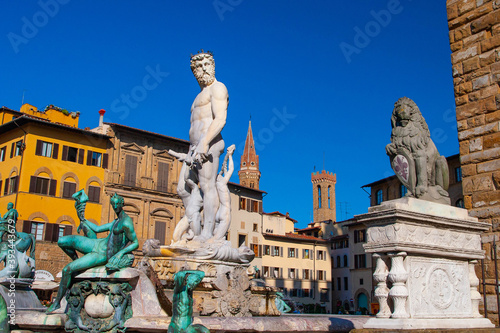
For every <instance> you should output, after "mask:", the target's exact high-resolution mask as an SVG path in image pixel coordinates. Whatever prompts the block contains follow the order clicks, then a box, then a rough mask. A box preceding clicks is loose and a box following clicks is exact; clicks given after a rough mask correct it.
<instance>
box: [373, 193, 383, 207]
mask: <svg viewBox="0 0 500 333" xmlns="http://www.w3.org/2000/svg"><path fill="white" fill-rule="evenodd" d="M375 199H376V201H375V204H376V205H380V204H381V203H382V201H384V192H383V191H382V190H378V191H377V194H376V197H375Z"/></svg>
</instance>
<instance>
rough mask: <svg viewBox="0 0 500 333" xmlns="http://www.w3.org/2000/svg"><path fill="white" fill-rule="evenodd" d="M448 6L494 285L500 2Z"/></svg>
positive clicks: (499, 196) (474, 200)
mask: <svg viewBox="0 0 500 333" xmlns="http://www.w3.org/2000/svg"><path fill="white" fill-rule="evenodd" d="M446 6H447V12H448V27H449V30H450V46H451V51H452V54H451V62H452V66H453V67H452V68H453V85H454V88H455V103H456V114H457V122H458V140H459V143H460V159H461V163H462V173H463V182H462V185H463V192H464V201H465V208H467V209H468V210H469V213H470V215H472V216H476V217H478V218H479V219H480V220H481V221H483V222H488V223H490V224H491V229H490V231H489V232H487V233H485V234H484V235H483V237H482V240H483V243H484V249H485V250H486V256H487V258H486V281H487V282H494V264H493V262H492V261H491V258H492V253H491V242H492V240H493V237H495V236H496V237H497V239H498V237H499V236H500V233H499V231H500V111H499V110H500V91H499V81H500V1H499V0H495V1H491V0H448V1H447V3H446ZM488 289H489V290H488ZM488 289H487V293H489V291H493V288H488ZM493 305H494V311H497V309H496V300H495V299H494V297H493V296H492V298H491V300H490V301H489V302H488V310H489V311H490V310H492V309H493Z"/></svg>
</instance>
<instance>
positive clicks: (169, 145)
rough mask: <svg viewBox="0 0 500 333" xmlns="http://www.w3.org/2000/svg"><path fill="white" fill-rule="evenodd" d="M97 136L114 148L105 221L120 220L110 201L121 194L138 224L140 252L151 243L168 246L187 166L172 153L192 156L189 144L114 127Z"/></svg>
mask: <svg viewBox="0 0 500 333" xmlns="http://www.w3.org/2000/svg"><path fill="white" fill-rule="evenodd" d="M95 130H96V131H102V132H104V133H106V134H107V135H108V136H110V137H111V142H112V146H111V148H109V149H108V155H109V166H108V169H107V170H106V173H105V176H104V191H105V194H106V195H105V196H104V200H103V203H102V220H103V221H113V220H114V219H115V213H114V212H113V209H112V208H111V205H110V204H109V200H110V196H111V195H112V194H113V193H117V194H119V195H121V196H122V197H123V198H124V199H125V207H124V210H125V211H126V212H127V214H128V215H129V216H130V217H131V218H132V220H133V221H134V228H135V232H136V234H137V238H138V239H139V249H140V248H142V245H143V244H144V241H145V240H146V239H149V238H155V239H158V240H160V243H161V244H163V245H169V244H170V241H171V239H172V233H173V232H174V229H175V224H176V223H177V222H178V221H179V220H180V219H181V217H182V216H183V215H184V207H183V204H182V200H181V199H180V197H179V196H178V195H177V184H178V179H179V173H180V168H181V166H182V163H181V162H179V161H178V160H177V159H176V158H174V157H172V156H170V155H169V154H168V150H169V149H172V150H174V151H176V152H181V153H187V152H188V150H189V142H188V141H185V140H181V139H177V138H173V137H169V136H166V135H161V134H156V133H152V132H148V131H145V130H140V129H137V128H132V127H128V126H124V125H119V124H112V123H104V125H103V126H102V128H101V129H99V128H98V129H95Z"/></svg>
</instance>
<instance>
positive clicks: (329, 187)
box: [328, 186, 332, 209]
mask: <svg viewBox="0 0 500 333" xmlns="http://www.w3.org/2000/svg"><path fill="white" fill-rule="evenodd" d="M331 188H332V187H331V186H328V209H330V208H332V207H331V205H330V198H331V196H330V189H331Z"/></svg>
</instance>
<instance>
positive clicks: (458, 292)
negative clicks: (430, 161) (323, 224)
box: [355, 197, 494, 329]
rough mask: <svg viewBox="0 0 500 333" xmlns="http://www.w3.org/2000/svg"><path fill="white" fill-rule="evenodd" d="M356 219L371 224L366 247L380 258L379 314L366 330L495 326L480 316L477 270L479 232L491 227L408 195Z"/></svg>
mask: <svg viewBox="0 0 500 333" xmlns="http://www.w3.org/2000/svg"><path fill="white" fill-rule="evenodd" d="M355 218H356V220H357V221H359V222H362V223H364V224H365V225H366V226H367V243H366V244H365V245H364V247H365V250H366V252H368V253H374V257H375V258H376V259H377V262H376V269H375V272H374V274H373V277H374V280H375V281H376V282H377V286H376V288H375V297H376V298H377V299H378V300H379V303H380V309H381V312H380V313H379V314H378V315H377V318H370V319H369V320H368V321H367V322H366V324H365V325H364V328H386V329H432V328H436V329H437V328H480V327H494V325H493V324H492V323H491V322H490V321H489V320H488V319H486V318H482V317H481V315H480V314H479V311H478V306H479V300H480V296H479V293H478V291H477V286H478V284H479V283H478V282H479V281H478V279H477V277H476V274H475V271H474V264H475V263H477V259H482V258H483V257H484V251H483V250H481V237H480V234H481V232H483V231H485V230H488V227H489V225H488V224H487V223H481V222H478V220H477V219H476V218H473V217H469V216H468V213H467V210H465V209H461V208H457V207H452V206H447V205H443V204H437V203H432V202H429V201H423V200H419V199H414V198H408V197H405V198H401V199H397V200H392V201H387V202H383V203H382V204H381V205H380V206H375V207H370V208H369V210H368V213H367V214H363V215H358V216H356V217H355ZM388 298H389V299H390V300H391V301H392V302H389V303H388ZM388 304H392V307H389V305H388Z"/></svg>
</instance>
